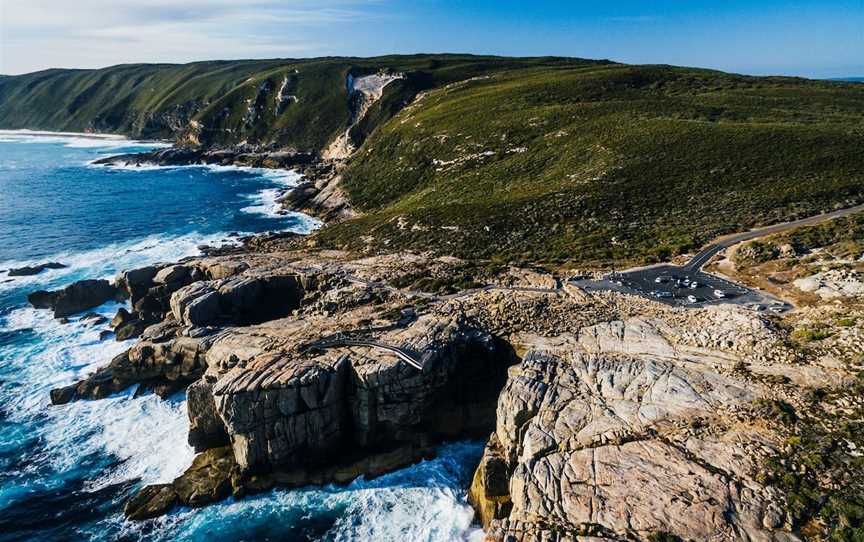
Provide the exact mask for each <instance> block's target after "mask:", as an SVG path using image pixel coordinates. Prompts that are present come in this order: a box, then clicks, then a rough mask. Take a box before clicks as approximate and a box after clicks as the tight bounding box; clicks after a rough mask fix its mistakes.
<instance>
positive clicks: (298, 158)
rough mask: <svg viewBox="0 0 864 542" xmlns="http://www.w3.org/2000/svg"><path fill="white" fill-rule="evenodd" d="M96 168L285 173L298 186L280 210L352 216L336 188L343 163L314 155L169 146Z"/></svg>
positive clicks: (326, 217)
mask: <svg viewBox="0 0 864 542" xmlns="http://www.w3.org/2000/svg"><path fill="white" fill-rule="evenodd" d="M93 165H97V166H121V167H145V166H195V165H213V166H240V167H254V168H266V169H288V170H293V171H297V172H298V173H300V174H301V175H302V179H301V181H300V184H298V185H297V186H296V187H292V188H290V189H287V190H286V191H285V193H284V194H283V196H282V197H281V198H280V199H279V203H280V204H281V205H282V207H283V209H285V210H288V211H297V212H302V213H306V214H309V215H312V216H314V217H317V218H320V219H321V220H323V221H325V222H333V221H339V220H344V219H346V218H351V217H353V216H355V212H354V211H353V209H352V208H351V205H350V204H349V202H348V199H347V198H346V197H345V196H344V194H343V193H342V191H341V189H340V188H339V186H338V185H339V174H340V171H341V169H342V167H343V166H344V160H342V159H338V158H322V157H321V156H320V155H319V154H318V153H315V152H303V151H297V150H292V149H276V148H271V147H262V146H256V145H238V146H232V147H225V148H201V147H184V146H173V147H169V148H165V149H156V150H153V151H149V152H141V153H131V154H120V155H116V156H110V157H107V158H101V159H99V160H95V161H94V162H93Z"/></svg>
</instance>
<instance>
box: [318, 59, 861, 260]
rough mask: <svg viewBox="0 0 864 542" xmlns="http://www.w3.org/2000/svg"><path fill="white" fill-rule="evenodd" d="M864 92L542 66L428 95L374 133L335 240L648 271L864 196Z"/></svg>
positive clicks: (784, 81)
mask: <svg viewBox="0 0 864 542" xmlns="http://www.w3.org/2000/svg"><path fill="white" fill-rule="evenodd" d="M862 148H864V87H862V86H860V85H857V84H852V83H850V84H841V83H834V82H832V83H827V82H816V81H808V80H802V79H792V78H760V77H745V76H738V75H731V74H725V73H720V72H715V71H708V70H697V69H686V68H674V67H668V66H626V65H603V66H596V65H595V66H577V67H572V66H552V67H540V68H536V69H528V70H520V71H509V72H505V73H495V74H492V75H491V76H490V77H488V78H478V79H474V80H470V81H467V82H464V83H457V84H453V85H450V86H448V87H445V88H442V89H438V90H434V91H432V92H429V93H428V94H427V95H425V96H423V97H421V98H418V100H417V101H416V102H415V103H414V104H412V105H411V106H409V107H408V108H406V109H404V110H403V111H402V112H400V113H399V114H398V115H396V116H395V117H394V118H392V119H391V120H390V121H388V122H387V123H386V124H384V125H382V126H380V127H379V129H378V130H377V131H376V132H375V133H374V134H373V135H372V136H371V137H370V139H369V140H368V141H367V142H366V144H365V145H364V147H363V148H361V149H360V150H359V151H358V153H357V154H356V155H355V156H354V158H353V159H352V162H351V163H350V165H349V167H348V169H347V170H346V172H345V174H344V180H343V187H344V188H345V189H346V191H347V193H348V194H349V196H350V198H351V200H352V202H353V204H354V205H355V206H356V207H357V208H359V209H360V210H362V211H365V212H366V215H365V216H363V217H361V218H359V219H356V220H353V221H349V222H346V223H343V224H339V225H336V226H333V227H329V228H327V229H325V230H324V231H323V232H322V233H321V235H320V236H319V237H320V240H321V241H322V242H323V243H324V244H325V245H329V246H339V247H352V248H359V249H363V248H369V249H377V250H393V249H398V248H411V249H414V250H418V249H419V250H424V249H429V250H435V251H438V252H441V253H452V254H456V255H459V256H464V257H472V258H497V259H500V260H511V261H512V260H523V261H531V262H550V263H561V264H563V263H565V262H567V263H578V264H585V263H609V262H611V261H619V262H622V261H628V262H636V261H655V260H658V259H665V258H668V257H669V256H671V255H674V254H677V253H681V252H684V251H688V250H690V249H693V248H695V247H698V246H700V245H702V244H703V243H704V242H706V241H708V240H710V239H711V238H713V237H714V236H715V235H717V234H720V233H725V232H732V231H740V230H743V229H747V228H749V227H751V226H756V225H760V224H767V223H771V222H777V221H782V220H784V219H790V218H793V217H802V216H806V215H812V214H816V213H819V212H821V211H825V210H829V209H832V208H834V207H842V206H847V205H851V204H853V203H858V202H861V201H864V153H862V152H861V149H862Z"/></svg>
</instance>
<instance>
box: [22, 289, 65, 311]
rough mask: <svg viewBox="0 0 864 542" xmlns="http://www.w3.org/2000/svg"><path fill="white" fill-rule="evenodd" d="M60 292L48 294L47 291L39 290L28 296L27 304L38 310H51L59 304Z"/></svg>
mask: <svg viewBox="0 0 864 542" xmlns="http://www.w3.org/2000/svg"><path fill="white" fill-rule="evenodd" d="M59 295H60V292H48V291H46V290H37V291H35V292H32V293H30V294H27V302H28V303H30V305H32V306H33V308H36V309H50V308H53V307H54V303H56V302H57V297H59Z"/></svg>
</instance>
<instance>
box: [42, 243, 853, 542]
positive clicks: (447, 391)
mask: <svg viewBox="0 0 864 542" xmlns="http://www.w3.org/2000/svg"><path fill="white" fill-rule="evenodd" d="M293 242H294V240H293V239H291V238H283V237H279V236H273V237H270V238H266V239H264V238H262V239H260V240H258V241H255V242H250V243H247V245H246V247H245V248H243V249H242V250H239V251H238V250H233V249H232V250H226V251H224V254H223V255H214V256H208V257H201V258H192V259H188V260H186V261H183V262H181V263H179V264H172V265H158V266H152V267H148V268H142V269H139V270H133V271H130V272H127V273H123V274H121V275H119V276H118V278H117V279H116V281H115V285H114V287H115V288H116V289H118V290H120V291H122V292H124V294H125V295H126V296H128V297H129V299H130V302H131V307H130V308H129V309H123V310H120V311H118V313H117V315H116V317H115V318H114V320H113V321H112V322H111V325H112V327H113V328H114V329H115V332H116V334H117V335H118V337H119V336H121V335H122V334H123V331H122V330H124V329H127V328H129V327H130V326H131V327H132V331H131V332H130V333H129V336H133V335H140V336H139V337H138V340H137V342H135V343H134V344H133V345H132V346H131V348H130V349H129V350H128V351H127V352H125V353H124V354H121V355H120V356H117V357H116V358H115V359H114V360H113V361H112V362H111V363H110V364H109V365H108V366H107V367H105V368H103V369H101V370H99V371H97V372H96V373H95V374H93V375H91V376H89V377H87V378H85V379H84V380H82V381H81V382H78V383H76V384H73V385H70V386H67V387H65V388H61V389H58V390H54V391H53V392H52V402H55V403H63V402H67V401H70V400H75V399H97V398H101V397H105V396H107V395H110V394H112V393H115V392H117V391H120V390H122V389H126V388H128V387H130V386H133V385H138V386H139V388H138V390H139V393H144V392H148V391H151V390H152V391H153V392H156V393H158V394H160V395H163V396H167V395H169V394H171V393H173V392H175V391H178V390H181V389H186V397H187V401H188V402H187V407H188V408H187V410H188V415H189V442H190V444H191V445H192V446H193V447H194V448H195V450H196V451H197V452H199V455H198V456H197V457H196V459H195V462H194V464H193V465H192V466H191V467H190V468H189V469H188V470H187V472H186V473H184V474H183V475H181V476H180V477H178V478H177V479H176V480H174V481H172V482H171V483H170V484H160V485H155V486H147V487H145V488H143V489H142V490H141V491H140V492H139V493H138V494H137V495H136V496H135V497H134V498H133V499H131V500H130V501H129V503H128V504H127V507H126V512H127V514H128V515H129V517H131V518H134V519H145V518H150V517H154V516H157V515H161V514H164V513H165V512H167V511H169V510H170V509H172V508H173V507H175V506H177V505H185V506H203V505H205V504H207V503H209V502H213V501H215V500H219V499H223V498H226V497H228V496H233V497H235V498H241V497H242V496H244V495H246V494H248V493H253V492H256V491H263V490H266V489H269V488H271V487H274V486H282V487H299V486H304V485H309V484H323V483H347V482H350V481H351V480H352V479H354V478H356V477H357V476H360V475H365V476H367V477H370V476H377V475H380V474H383V473H385V472H388V471H391V470H393V469H397V468H400V467H403V466H406V465H408V464H410V463H412V462H415V461H419V460H420V459H422V458H424V457H429V456H430V455H431V454H433V453H434V446H435V444H436V443H438V442H441V441H444V440H448V439H456V438H466V437H473V438H483V439H488V443H487V446H486V449H485V451H484V455H483V458H482V460H481V461H480V465H479V467H478V469H477V470H476V472H475V475H474V478H473V482H472V484H471V488H470V491H469V500H470V502H471V503H472V504H473V505H474V507H475V509H476V510H477V514H478V516H477V517H478V520H479V521H481V522H482V524H483V525H484V527H486V529H487V533H488V537H489V539H490V540H507V541H514V542H515V541H523V540H524V541H535V540H542V541H547V540H548V541H557V540H654V539H657V537H658V536H661V535H662V536H677V537H680V538H681V539H683V540H711V541H726V540H729V541H731V540H757V541H759V540H765V541H769V540H796V539H798V538H799V535H798V534H797V533H799V532H800V530H801V525H800V523H796V522H797V521H798V518H796V517H793V516H792V515H790V509H791V508H790V506H789V505H788V502H787V496H786V494H784V493H783V492H782V491H781V490H780V489H779V488H778V487H777V485H776V484H772V483H769V482H770V480H771V477H770V473H769V472H768V470H766V465H767V464H768V461H769V460H770V459H771V458H774V457H776V456H777V455H778V453H780V452H781V450H783V449H786V448H788V446H789V444H788V443H789V442H790V441H789V438H788V437H789V433H788V432H784V431H783V430H782V428H781V427H780V425H781V422H778V421H777V419H776V416H778V415H779V416H781V417H782V416H786V417H794V416H795V414H794V412H795V409H797V408H801V409H802V411H803V410H804V409H806V404H805V399H806V397H809V396H821V395H819V394H824V393H826V392H825V390H824V388H825V387H827V386H837V387H841V386H844V385H848V384H849V383H850V379H851V377H850V374H851V373H850V372H849V369H848V368H845V366H844V365H843V363H842V362H841V361H840V360H839V357H840V355H841V354H842V353H846V352H847V351H854V350H855V349H856V348H858V346H857V345H859V343H860V341H859V339H858V338H857V337H858V335H854V334H851V333H846V334H843V335H838V336H837V337H836V341H834V342H832V343H830V344H831V345H833V346H830V348H827V349H825V352H822V353H820V356H821V357H819V358H818V363H814V362H813V360H812V359H811V358H810V357H808V356H810V353H812V352H813V351H815V350H814V349H812V348H811V350H802V349H801V348H800V347H798V346H796V345H795V344H793V342H792V341H791V340H790V333H789V329H788V328H786V327H784V326H783V325H779V324H778V323H777V322H776V321H773V320H772V319H770V318H766V317H764V316H760V315H756V314H754V313H749V312H746V311H745V310H743V309H741V308H736V307H712V308H707V309H690V310H687V309H676V308H670V307H667V306H664V305H660V304H657V303H654V302H651V301H647V300H644V299H641V298H635V297H632V296H626V295H621V294H617V293H611V292H606V293H603V292H599V293H586V292H584V291H581V290H579V289H578V288H576V287H574V286H572V285H568V284H563V283H562V281H561V278H560V277H552V276H551V275H548V274H544V273H543V272H542V271H538V270H527V271H526V270H519V269H508V270H506V271H505V272H504V273H503V274H502V275H501V276H499V277H497V278H492V279H490V280H488V281H487V282H486V284H485V285H484V286H478V285H477V281H476V280H473V279H472V280H465V279H464V277H465V276H467V275H468V273H469V272H471V273H474V270H471V269H470V268H468V267H466V265H465V264H464V262H461V261H459V260H456V259H447V258H436V259H430V258H428V257H424V256H417V255H406V254H398V255H388V256H375V257H370V258H363V259H354V258H351V257H350V256H348V255H346V254H344V253H340V252H327V251H318V252H310V251H307V250H304V251H291V250H287V249H286V247H290V246H291V243H293ZM454 275H455V276H460V277H463V278H462V279H460V281H461V283H464V284H466V285H467V286H465V288H464V289H462V290H460V289H458V288H454V287H452V286H451V283H447V282H446V280H445V279H446V277H448V276H454ZM455 282H456V281H454V282H453V283H455ZM442 284H443V285H444V286H443V287H442V286H441V285H442ZM430 285H431V286H432V287H434V288H440V289H441V291H436V290H435V289H434V288H433V289H432V290H431V291H430V290H428V289H427V290H423V289H422V287H424V286H430ZM37 297H38V296H37ZM48 297H49V298H51V294H49V295H48ZM37 301H39V300H37ZM49 301H51V299H49V300H48V301H44V300H43V302H44V303H47V304H48V305H49V306H50V303H49ZM837 345H845V346H843V348H842V349H839V346H837ZM858 349H859V350H860V348H858ZM841 350H842V351H841ZM808 352H809V353H808ZM844 355H845V354H844ZM832 356H833V357H832ZM811 357H812V356H811ZM418 367H419V368H418ZM808 394H809V395H808ZM806 400H810V401H812V399H806ZM772 416H775V418H772ZM490 433H491V436H490ZM663 533H665V534H663Z"/></svg>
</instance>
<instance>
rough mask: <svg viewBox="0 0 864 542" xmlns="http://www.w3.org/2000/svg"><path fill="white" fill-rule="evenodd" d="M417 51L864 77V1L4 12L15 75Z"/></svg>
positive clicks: (161, 5)
mask: <svg viewBox="0 0 864 542" xmlns="http://www.w3.org/2000/svg"><path fill="white" fill-rule="evenodd" d="M413 52H471V53H488V54H501V55H564V56H578V57H587V58H609V59H612V60H617V61H621V62H631V63H666V64H677V65H687V66H704V67H711V68H718V69H722V70H727V71H735V72H741V73H752V74H786V75H803V76H810V77H841V76H849V75H858V76H864V0H823V1H812V0H808V1H803V0H802V1H779V0H773V1H771V0H766V1H749V2H745V1H740V0H725V1H724V0H715V1H713V2H710V1H702V0H691V1H670V0H653V1H652V0H642V1H617V2H614V1H579V0H573V1H569V2H566V1H557V2H555V1H542V0H541V1H537V0H535V1H531V0H523V1H509V0H498V1H487V0H482V1H459V0H454V1H449V2H445V1H435V0H416V1H405V0H402V1H395V0H369V1H364V0H317V1H313V0H281V1H277V0H246V1H239V0H137V1H134V2H132V1H124V0H76V1H75V2H69V1H68V0H63V1H58V0H0V73H7V74H8V73H24V72H28V71H34V70H38V69H44V68H49V67H80V68H93V67H101V66H108V65H112V64H119V63H124V62H188V61H193V60H205V59H214V58H225V59H230V58H273V57H309V56H321V55H358V56H369V55H377V54H388V53H413Z"/></svg>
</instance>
